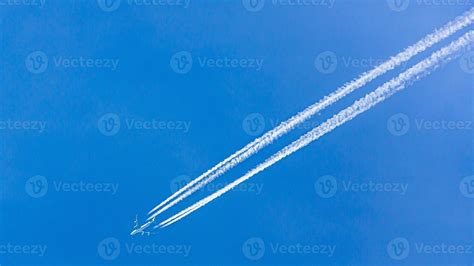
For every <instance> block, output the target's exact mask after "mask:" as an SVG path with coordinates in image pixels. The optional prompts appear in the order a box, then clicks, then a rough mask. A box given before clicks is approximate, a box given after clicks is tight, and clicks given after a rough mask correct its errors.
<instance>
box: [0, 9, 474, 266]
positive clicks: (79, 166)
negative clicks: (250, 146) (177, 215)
mask: <svg viewBox="0 0 474 266" xmlns="http://www.w3.org/2000/svg"><path fill="white" fill-rule="evenodd" d="M0 3H1V4H2V5H1V6H0V26H1V29H0V39H1V42H0V44H1V46H0V52H1V53H0V56H1V60H0V62H1V63H0V70H1V71H0V73H1V74H0V84H1V86H0V93H1V94H0V99H1V104H0V122H1V124H0V126H1V129H0V139H1V142H0V147H1V150H2V152H1V155H0V171H1V172H0V173H1V175H0V188H1V189H0V192H1V194H0V209H1V216H0V264H2V265H15V264H32V263H33V264H48V265H51V264H58V265H63V264H90V265H92V264H102V263H105V264H117V265H120V264H126V265H128V264H160V265H161V264H163V265H168V264H169V265H173V264H183V263H187V264H202V265H206V264H272V265H273V264H277V263H279V264H313V265H314V264H321V265H327V264H330V265H333V264H357V265H375V264H378V265H390V264H394V265H395V264H402V265H419V264H424V265H427V264H447V263H454V264H468V263H472V261H473V260H474V254H473V253H474V247H473V246H474V240H473V239H474V238H473V237H474V225H473V222H472V221H473V218H474V216H473V210H474V209H473V198H472V197H473V192H474V181H473V180H474V178H473V177H472V176H473V175H474V173H473V162H474V154H473V127H474V126H473V125H472V121H473V114H474V109H473V92H472V88H473V74H472V69H473V66H474V64H473V63H472V62H473V59H472V57H473V56H474V55H473V54H472V53H466V54H465V55H464V56H463V57H462V58H460V59H458V60H455V61H453V62H451V63H449V64H447V65H445V66H444V67H442V68H441V69H438V70H437V71H436V72H434V73H433V74H431V75H430V76H428V77H426V78H424V79H422V80H420V81H419V82H417V83H415V84H413V85H412V86H410V87H409V88H408V89H407V90H405V91H403V92H401V93H399V94H397V95H395V96H394V97H392V98H391V99H389V100H388V101H386V102H384V103H382V104H380V105H379V106H377V107H375V108H373V109H372V110H370V111H368V112H367V113H364V114H362V115H360V116H359V117H357V118H356V119H354V120H353V121H350V122H349V123H347V124H345V125H344V126H342V127H340V128H338V129H336V130H334V131H333V132H332V133H330V134H328V135H327V136H324V137H323V138H321V139H320V140H318V141H316V142H315V143H312V144H311V145H309V146H308V147H306V148H304V149H302V150H300V151H298V152H297V153H295V154H294V155H292V156H290V157H288V158H286V159H284V160H282V161H281V162H279V163H278V164H276V165H275V166H273V167H271V168H269V169H267V170H266V171H264V172H262V173H260V174H258V175H257V176H255V177H254V178H252V179H251V180H249V181H248V182H247V183H245V184H246V185H245V186H241V187H239V188H238V189H236V190H235V191H231V192H229V193H227V194H226V195H224V196H223V197H221V198H219V199H218V200H216V201H215V202H213V203H211V204H209V205H208V206H206V207H205V208H202V209H201V210H199V211H198V212H196V213H194V214H192V215H190V216H189V217H187V218H186V219H183V220H182V221H180V222H179V223H176V224H174V225H173V226H170V227H168V228H166V229H164V230H160V231H157V232H156V234H155V235H152V236H138V237H136V236H135V237H131V236H129V233H130V231H131V229H132V227H133V221H134V219H135V215H138V218H139V219H140V220H143V219H144V218H145V215H146V212H147V211H148V210H150V209H151V208H152V207H153V206H154V205H155V204H157V203H159V202H160V201H161V200H163V199H164V198H166V197H167V196H169V195H170V194H171V193H172V192H173V191H174V190H175V189H176V188H177V187H179V185H180V184H183V182H187V181H189V180H190V178H193V177H196V176H197V175H199V174H201V173H202V172H204V171H205V170H207V169H208V168H210V167H212V166H213V165H215V164H216V163H218V162H219V161H221V160H222V159H224V158H226V157H227V156H228V155H230V154H231V153H233V152H234V151H236V150H237V149H239V148H241V147H243V146H244V145H245V144H247V143H248V142H250V141H252V140H253V139H254V138H255V137H256V136H258V135H260V134H262V133H263V132H265V131H267V130H269V129H271V128H272V127H274V126H276V125H277V124H278V123H279V122H282V121H284V120H286V119H287V118H289V117H290V116H292V115H294V114H295V113H297V112H298V111H301V110H303V109H304V108H305V107H307V106H308V105H310V104H312V103H314V102H316V101H317V100H319V99H321V98H322V97H324V96H325V95H327V94H329V93H330V92H332V91H334V90H335V89H337V88H338V87H339V86H341V85H342V84H344V83H345V82H346V81H349V80H351V79H354V78H356V77H357V76H359V75H360V74H361V73H363V72H364V71H367V70H370V69H372V68H373V67H375V66H376V65H377V64H379V63H380V62H382V61H383V60H386V59H388V58H389V57H390V56H392V55H395V54H396V53H398V52H399V51H402V50H403V49H404V48H405V47H407V46H408V45H411V44H413V43H415V42H416V41H418V40H419V39H421V38H422V37H424V36H425V35H426V34H428V33H431V32H432V31H433V30H434V29H435V28H437V27H440V26H442V25H444V24H445V23H446V22H448V21H450V20H452V19H453V18H454V17H456V16H458V15H460V14H461V13H463V12H465V11H466V10H468V9H469V8H470V7H472V4H471V3H469V2H463V1H458V2H456V3H457V4H448V2H441V3H440V4H435V3H434V2H430V1H414V0H412V1H407V0H405V1H401V2H392V1H390V0H389V1H338V0H336V1H335V2H331V1H314V2H311V1H310V2H305V1H295V2H291V1H290V3H296V4H295V5H286V3H287V2H286V1H270V0H267V1H265V2H259V1H255V2H247V1H245V0H244V1H237V0H235V1H222V2H217V1H206V0H202V1H193V0H191V1H190V2H186V1H182V2H181V1H178V2H176V1H155V2H142V1H125V0H122V1H121V2H120V1H117V0H115V1H111V2H103V1H100V0H99V1H59V0H54V1H53V0H47V1H46V2H44V3H43V2H41V1H39V0H38V1H37V2H34V3H38V5H36V6H35V5H27V4H24V3H26V2H18V3H20V4H18V5H16V4H14V3H15V2H12V1H0ZM141 3H145V4H141ZM146 3H151V4H150V5H147V4H146ZM304 3H309V4H308V5H304ZM436 3H438V2H436ZM3 4H4V5H3ZM471 29H472V27H471ZM467 30H468V29H464V30H462V31H460V32H459V33H457V34H455V35H454V36H453V37H452V38H450V39H449V40H447V41H444V42H443V43H441V44H439V45H436V46H435V47H433V49H430V50H429V51H427V52H425V53H422V54H420V55H419V56H416V57H415V58H414V59H413V60H411V61H409V62H408V64H407V66H410V65H413V64H414V63H416V62H418V61H419V60H421V59H422V58H424V57H426V56H427V55H429V54H430V53H431V52H432V51H434V50H436V49H437V48H440V47H441V46H443V45H445V44H447V43H448V42H449V41H451V40H454V39H456V37H458V36H460V35H461V34H462V33H463V32H466V31H467ZM328 54H329V55H331V58H332V60H333V61H331V62H330V63H331V65H332V67H330V68H329V69H327V70H324V68H321V65H318V58H321V55H328ZM183 56H184V57H183ZM189 58H191V59H192V64H191V63H190V61H189ZM323 58H326V57H325V56H324V57H323ZM186 59H188V60H187V61H186ZM46 60H47V64H46ZM335 62H337V63H335ZM407 66H402V67H400V68H397V69H396V70H395V71H393V72H390V73H387V74H386V75H383V76H382V77H380V78H379V79H377V80H375V81H374V82H372V83H370V84H369V85H368V86H365V87H363V88H361V89H360V90H358V91H357V92H355V93H353V94H351V95H349V96H348V97H346V98H344V99H343V100H341V101H339V102H338V103H337V104H334V105H333V106H331V107H330V108H327V109H326V110H324V111H322V112H321V113H320V114H318V115H317V116H315V117H314V118H313V119H311V120H310V121H308V122H306V123H305V124H304V125H303V126H302V127H300V128H298V129H296V130H294V131H292V132H291V133H290V134H288V135H286V136H284V137H282V138H281V139H280V140H278V141H277V142H275V143H274V144H273V145H271V146H269V147H268V148H266V149H264V150H262V151H261V152H260V153H258V154H257V155H256V156H254V157H252V158H250V159H249V160H248V161H246V162H244V163H242V164H241V165H239V166H238V167H236V168H235V169H233V170H231V171H229V172H228V173H227V174H226V175H224V176H222V178H219V179H218V180H216V184H215V186H209V187H206V188H205V189H204V191H201V192H199V193H197V195H195V196H193V197H191V198H190V201H187V202H186V203H184V202H183V204H181V205H179V206H178V208H173V209H172V210H170V212H166V213H165V215H164V216H163V217H162V218H165V217H168V215H170V214H173V213H174V212H175V211H177V210H179V208H182V207H185V206H187V205H189V204H190V203H192V202H193V201H194V200H197V199H199V198H202V197H203V196H205V195H207V194H209V193H210V192H213V191H215V190H216V189H217V188H218V187H219V186H222V185H224V184H225V183H227V182H229V181H230V180H233V179H235V178H238V177H240V176H241V175H242V174H243V173H245V172H246V171H248V170H249V169H251V168H252V167H253V166H255V165H256V164H258V163H260V162H262V161H263V160H265V159H266V158H267V157H268V156H270V155H271V154H273V153H274V152H276V151H278V150H279V149H280V148H282V147H284V146H285V145H286V144H288V143H289V142H291V141H293V140H295V139H296V138H297V137H299V136H300V135H301V134H303V133H305V132H306V131H308V130H310V129H312V128H313V127H314V126H316V125H318V124H319V123H321V122H323V121H324V120H325V119H327V118H329V117H330V116H331V115H332V114H334V113H335V112H337V111H339V110H341V109H343V108H345V107H346V106H348V105H349V104H351V103H352V102H353V101H354V100H356V99H358V98H359V97H361V96H363V95H365V94H366V93H367V92H369V91H371V90H373V89H375V88H376V87H377V86H379V85H381V84H383V83H384V82H386V81H388V80H389V79H390V78H392V77H394V76H396V75H398V73H400V71H403V69H405V68H406V67H407ZM118 123H120V125H119V124H118ZM328 180H329V182H332V184H334V183H336V184H337V189H336V190H332V191H331V193H330V195H328V194H325V192H322V191H321V189H318V186H319V185H320V184H321V182H328ZM46 184H47V188H46ZM326 184H329V183H326ZM376 187H378V188H380V187H383V189H381V190H380V189H377V188H376ZM319 188H321V187H319ZM365 188H367V189H365ZM364 190H368V191H364ZM118 247H120V249H118ZM408 247H409V248H408ZM33 250H35V251H36V252H33ZM453 250H454V251H453ZM469 250H470V253H469V252H468V251H469ZM438 251H439V252H438Z"/></svg>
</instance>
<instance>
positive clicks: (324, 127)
mask: <svg viewBox="0 0 474 266" xmlns="http://www.w3.org/2000/svg"><path fill="white" fill-rule="evenodd" d="M473 42H474V31H469V32H468V33H466V34H464V35H463V36H462V37H460V38H459V39H457V40H456V41H454V42H452V43H451V44H450V45H448V46H446V47H444V48H442V49H440V50H438V51H436V52H434V53H433V54H432V55H431V56H430V57H429V58H427V59H425V60H423V61H421V62H420V63H418V64H416V65H415V66H413V67H411V68H409V69H408V70H407V71H405V72H403V73H401V74H400V75H399V76H397V77H396V78H394V79H392V80H390V81H388V82H386V83H385V84H383V85H382V86H380V87H378V88H377V89H376V90H375V91H373V92H371V93H369V94H367V95H366V96H364V97H363V98H361V99H359V100H357V101H355V102H354V103H353V104H352V105H351V106H349V107H348V108H346V109H344V110H342V111H340V112H339V113H338V114H336V115H334V116H333V117H331V118H330V119H328V120H327V121H326V122H324V123H323V124H321V125H320V126H318V127H316V128H314V129H313V130H311V131H310V132H308V133H306V134H305V135H303V136H302V137H300V138H299V139H298V140H296V141H294V142H293V143H291V144H290V145H288V146H286V147H285V148H283V149H282V150H280V151H279V152H277V153H275V154H274V155H272V156H271V157H270V158H269V159H267V160H266V161H264V162H263V163H261V164H260V165H258V166H257V167H255V168H254V169H252V170H251V171H249V172H247V173H246V174H245V175H244V176H242V177H240V178H238V179H237V180H235V181H233V182H232V183H230V184H228V185H227V186H225V187H224V188H222V189H220V190H218V191H216V192H214V193H213V194H211V195H209V196H207V197H206V198H204V199H202V200H200V201H198V202H197V203H195V204H194V205H192V206H190V207H188V208H186V209H185V210H183V211H181V212H179V213H177V214H175V215H173V216H172V217H170V218H168V219H166V220H165V221H163V222H161V223H160V224H159V225H157V226H155V228H157V227H166V226H169V225H171V224H173V223H175V222H177V221H179V220H181V219H182V218H184V217H186V216H187V215H189V214H191V213H192V212H194V211H196V210H197V209H199V208H201V207H203V206H204V205H206V204H207V203H209V202H211V201H213V200H214V199H216V198H218V197H220V196H221V195H222V194H224V193H226V192H228V191H229V190H231V189H233V188H234V187H235V186H237V185H239V184H240V183H242V182H244V181H245V180H247V179H249V178H251V177H252V176H254V175H256V174H257V173H259V172H261V171H263V170H265V169H266V168H267V167H269V166H271V165H273V164H275V163H276V162H278V161H280V160H281V159H283V158H285V157H287V156H288V155H290V154H292V153H294V152H295V151H297V150H299V149H301V148H303V147H305V146H306V145H308V144H309V143H311V142H313V141H315V140H317V139H319V138H320V137H321V136H324V135H325V134H327V133H329V132H331V131H332V130H333V129H335V128H336V127H338V126H340V125H342V124H344V123H345V122H347V121H350V120H352V119H353V118H354V117H356V116H357V115H359V114H361V113H363V112H365V111H367V110H369V109H370V108H372V107H373V106H375V105H376V104H378V103H380V102H382V101H384V100H385V99H387V98H389V97H390V96H392V95H393V94H395V93H396V92H398V91H400V90H402V89H404V88H405V87H407V86H409V85H410V84H412V83H413V82H415V81H417V80H419V79H420V78H422V77H423V76H426V75H428V74H430V73H431V71H433V70H435V69H436V68H438V67H439V66H440V65H441V64H443V63H446V62H448V61H450V60H452V59H454V58H456V57H457V56H459V52H460V51H461V50H462V49H464V48H466V50H468V49H469V48H471V47H472V44H473Z"/></svg>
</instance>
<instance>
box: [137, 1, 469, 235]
mask: <svg viewBox="0 0 474 266" xmlns="http://www.w3.org/2000/svg"><path fill="white" fill-rule="evenodd" d="M473 20H474V8H471V9H470V10H469V11H466V12H465V13H464V14H462V15H461V16H459V17H457V18H455V19H454V20H453V21H451V22H449V23H447V24H446V25H444V26H443V27H442V28H440V29H439V30H436V31H435V32H433V33H431V34H429V35H427V36H425V37H424V38H423V39H422V40H420V41H418V42H417V43H415V44H414V45H412V46H409V47H408V48H406V49H405V50H404V51H403V52H401V53H399V54H397V55H396V56H394V57H392V58H391V59H389V60H388V61H386V62H384V63H383V64H381V65H380V66H378V67H376V68H374V69H372V70H371V71H368V72H365V73H363V74H362V75H361V76H360V77H359V78H357V79H355V80H353V81H351V82H349V83H346V84H345V85H343V86H342V87H340V88H339V89H337V90H336V91H335V92H333V93H331V94H330V95H328V96H326V97H324V98H323V99H321V100H320V101H318V102H317V103H315V104H313V105H311V106H309V107H308V108H306V109H305V110H304V111H302V112H300V113H298V114H296V115H295V116H293V117H291V118H290V119H288V120H287V121H285V122H282V123H281V124H280V125H278V126H277V127H276V128H274V129H272V130H270V131H269V132H267V133H265V134H264V135H263V136H261V137H259V138H257V139H255V140H254V141H252V142H251V143H249V144H247V145H246V146H245V147H244V148H242V149H240V150H239V151H237V152H235V153H234V154H232V155H231V156H229V157H228V158H226V159H225V160H224V161H222V162H220V163H218V164H217V165H215V166H214V167H212V168H211V169H209V170H208V171H206V172H205V173H204V174H202V175H200V176H199V177H197V178H195V179H194V180H192V181H191V182H190V183H188V184H187V185H185V186H184V187H183V188H181V189H179V190H178V191H177V192H175V193H174V194H172V195H171V196H170V197H168V198H167V199H165V200H164V201H163V202H161V203H160V204H158V205H157V206H156V207H154V208H153V209H152V210H151V211H149V212H148V215H151V214H152V213H153V214H152V215H151V216H149V217H148V220H147V221H149V220H152V219H154V218H155V217H156V216H157V215H159V214H160V213H162V212H164V211H166V210H167V209H169V208H171V207H172V206H174V205H176V204H177V203H178V202H180V201H181V200H183V199H185V198H187V197H188V196H190V195H191V194H193V193H194V192H195V191H197V190H198V189H200V188H202V187H203V186H205V185H206V184H208V183H209V182H211V181H213V180H214V179H216V178H217V177H219V176H221V175H222V174H224V173H225V172H227V171H228V170H230V169H231V168H233V167H234V166H236V165H237V164H239V163H241V162H242V161H244V160H246V159H247V158H248V157H250V156H252V155H253V154H255V153H257V152H258V151H260V150H261V149H262V148H264V147H266V146H268V145H269V144H271V143H272V142H273V141H275V140H276V139H278V138H280V137H281V136H283V135H284V134H286V133H288V132H289V131H291V130H292V129H293V128H295V127H296V126H297V125H298V124H300V123H302V122H304V121H306V120H307V119H309V118H311V117H312V116H313V115H314V114H316V113H318V112H319V111H321V110H323V109H324V108H326V107H328V106H330V105H331V104H333V103H335V102H337V101H338V100H339V99H341V98H343V97H344V96H346V95H347V94H349V93H351V92H352V91H354V90H356V89H358V88H360V87H362V86H364V85H366V84H367V83H368V82H370V81H372V80H373V79H375V78H377V77H378V76H380V75H382V74H384V73H386V72H387V71H389V70H392V69H394V68H395V67H396V66H399V65H400V64H402V63H404V62H406V61H408V60H409V59H410V58H412V57H413V56H415V55H417V54H418V53H420V52H423V51H424V50H426V49H427V48H429V47H431V46H432V45H434V44H436V43H438V42H440V41H442V40H443V39H445V38H447V37H449V36H451V35H452V34H454V33H455V32H457V31H459V30H460V29H462V28H464V27H466V26H468V25H470V24H471V23H472V22H473ZM196 184H197V185H196ZM194 185H196V186H194ZM193 186H194V187H193ZM191 187H192V188H191ZM190 188H191V189H190ZM183 193H184V194H183ZM170 201H171V202H170ZM160 208H161V209H160ZM140 229H143V228H140ZM140 229H138V230H140Z"/></svg>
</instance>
